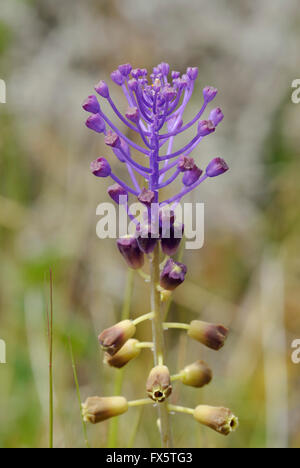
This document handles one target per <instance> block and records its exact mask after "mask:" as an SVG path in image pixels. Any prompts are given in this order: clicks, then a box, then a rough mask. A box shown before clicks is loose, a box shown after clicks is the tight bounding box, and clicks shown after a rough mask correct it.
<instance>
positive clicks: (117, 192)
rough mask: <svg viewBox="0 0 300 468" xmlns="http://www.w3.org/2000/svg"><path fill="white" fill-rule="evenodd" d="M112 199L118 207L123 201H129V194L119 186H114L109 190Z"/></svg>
mask: <svg viewBox="0 0 300 468" xmlns="http://www.w3.org/2000/svg"><path fill="white" fill-rule="evenodd" d="M107 193H108V195H109V196H110V198H111V199H112V200H113V201H114V202H115V203H117V204H118V205H119V204H120V203H121V201H122V200H125V201H126V202H127V201H128V192H127V190H125V189H124V188H123V187H121V185H119V184H113V185H111V186H110V187H108V189H107Z"/></svg>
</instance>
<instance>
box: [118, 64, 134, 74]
mask: <svg viewBox="0 0 300 468" xmlns="http://www.w3.org/2000/svg"><path fill="white" fill-rule="evenodd" d="M118 69H119V72H120V73H121V74H122V75H123V76H125V77H126V76H128V75H129V74H130V72H131V70H132V66H131V65H130V63H124V64H123V65H119V67H118Z"/></svg>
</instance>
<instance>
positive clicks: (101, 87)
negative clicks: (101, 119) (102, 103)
mask: <svg viewBox="0 0 300 468" xmlns="http://www.w3.org/2000/svg"><path fill="white" fill-rule="evenodd" d="M95 90H96V91H97V93H98V94H100V96H102V97H103V98H105V99H107V98H109V89H108V86H107V84H106V83H105V81H103V80H101V81H99V83H98V84H97V85H96V86H95Z"/></svg>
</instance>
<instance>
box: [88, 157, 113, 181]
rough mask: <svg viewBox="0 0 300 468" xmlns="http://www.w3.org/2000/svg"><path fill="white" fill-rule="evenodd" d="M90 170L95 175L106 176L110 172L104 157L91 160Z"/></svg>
mask: <svg viewBox="0 0 300 468" xmlns="http://www.w3.org/2000/svg"><path fill="white" fill-rule="evenodd" d="M91 171H92V173H93V174H94V175H95V176H96V177H108V176H109V175H110V174H111V167H110V165H109V163H108V162H107V161H106V159H105V158H98V159H96V160H95V161H93V162H91Z"/></svg>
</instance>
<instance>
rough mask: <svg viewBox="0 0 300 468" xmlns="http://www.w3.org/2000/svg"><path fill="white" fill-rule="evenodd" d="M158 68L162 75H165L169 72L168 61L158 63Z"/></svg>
mask: <svg viewBox="0 0 300 468" xmlns="http://www.w3.org/2000/svg"><path fill="white" fill-rule="evenodd" d="M158 69H159V71H160V72H161V74H162V75H164V76H167V75H168V74H169V72H170V65H169V64H168V63H165V62H162V63H160V64H159V65H158Z"/></svg>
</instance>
